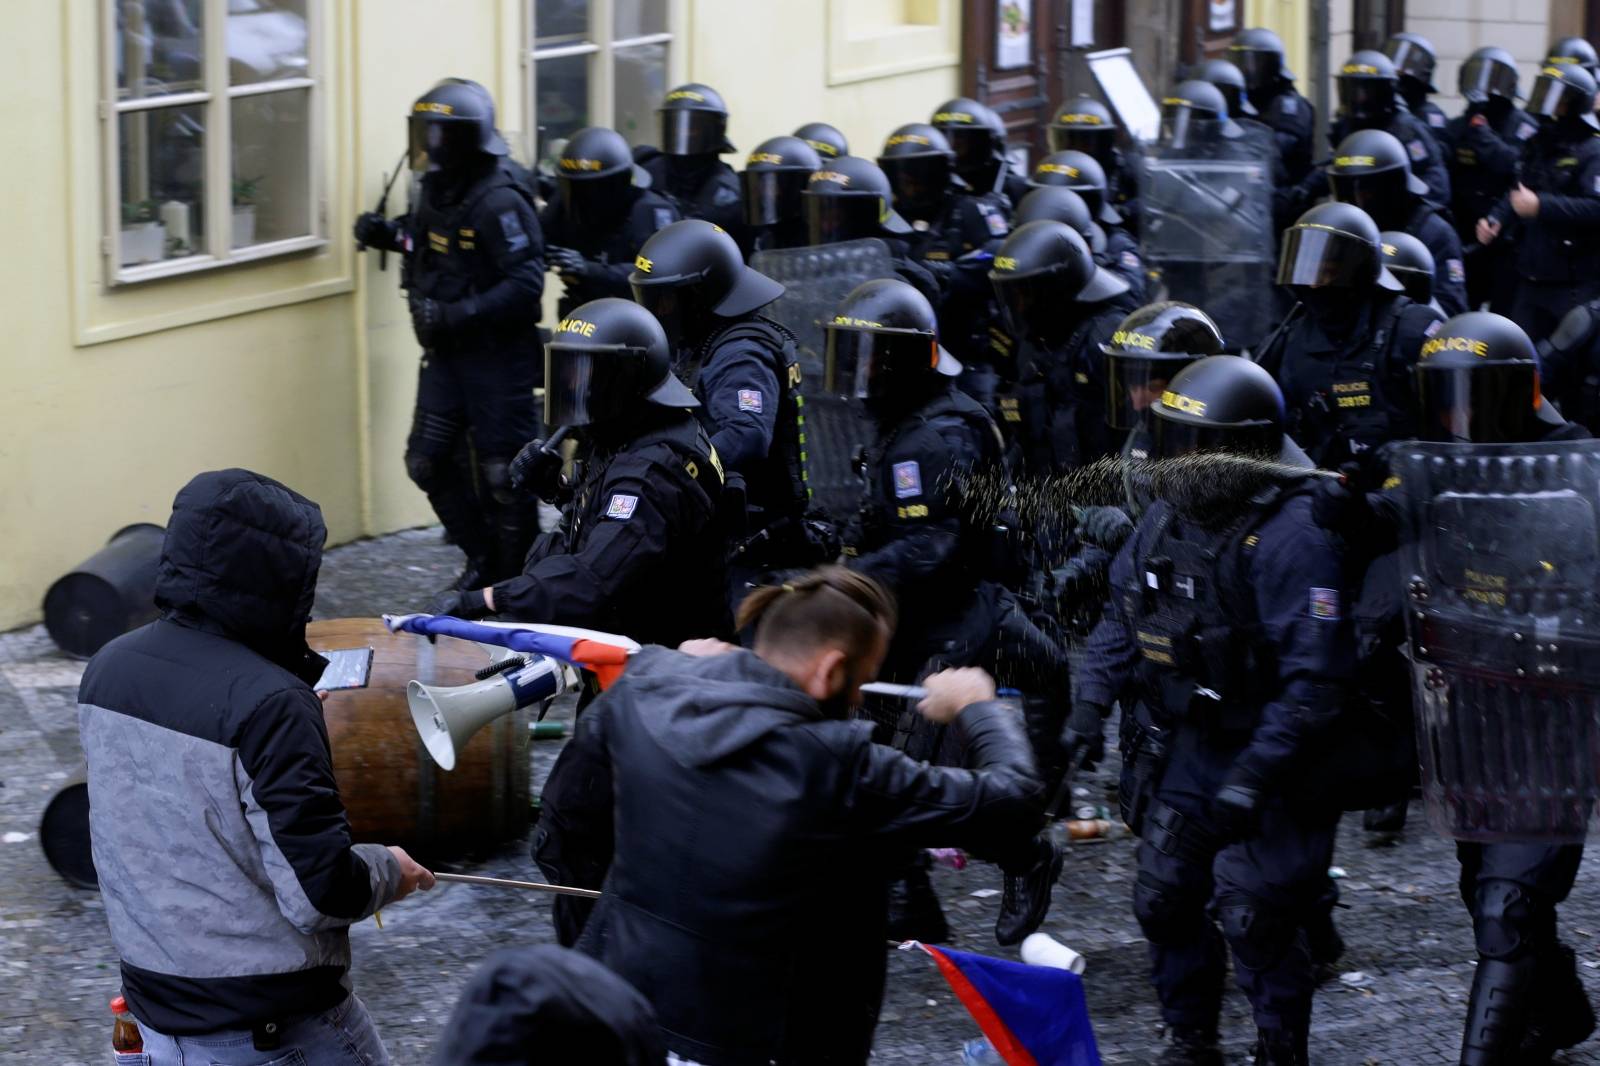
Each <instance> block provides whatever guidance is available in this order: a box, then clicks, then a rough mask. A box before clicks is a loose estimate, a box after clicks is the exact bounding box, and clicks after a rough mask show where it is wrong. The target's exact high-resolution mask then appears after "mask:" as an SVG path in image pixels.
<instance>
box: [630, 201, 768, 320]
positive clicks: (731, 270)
mask: <svg viewBox="0 0 1600 1066" xmlns="http://www.w3.org/2000/svg"><path fill="white" fill-rule="evenodd" d="M628 284H629V285H630V286H631V287H632V288H633V298H634V300H636V301H637V302H638V303H639V305H640V306H642V307H644V308H645V309H646V310H648V311H649V312H650V313H651V314H653V315H655V316H656V318H657V319H659V320H660V321H661V325H662V327H663V328H664V329H665V330H666V331H667V338H668V339H669V340H670V341H672V343H673V345H674V346H675V347H679V348H681V347H683V346H684V345H686V344H698V343H699V342H700V341H702V340H704V339H705V338H706V337H708V336H710V335H711V334H712V333H714V332H716V330H717V328H718V327H719V326H720V325H721V323H719V322H717V321H716V319H717V318H725V319H726V318H738V317H739V316H741V315H747V314H749V313H750V312H752V311H754V310H756V309H757V308H760V307H765V306H766V305H767V304H769V303H771V302H772V301H774V300H776V299H777V298H778V297H780V296H782V295H783V286H782V285H779V284H778V283H777V282H776V281H773V280H772V279H771V278H769V277H767V276H766V275H765V274H762V273H759V272H757V271H755V270H752V269H750V268H749V267H747V266H745V265H744V256H742V255H741V254H740V253H739V246H738V244H736V243H735V242H734V239H733V238H732V237H730V236H728V234H727V231H725V230H724V229H723V228H722V227H721V226H718V225H715V224H713V223H711V222H707V221H705V220H704V219H700V218H685V219H682V220H680V221H677V222H673V223H670V224H669V225H666V226H663V227H662V228H661V229H659V230H657V231H656V232H655V233H654V234H653V235H652V236H651V237H650V239H649V240H647V241H645V242H644V245H643V246H642V247H641V248H640V249H639V254H638V255H637V256H635V257H634V260H633V273H631V274H629V275H628Z"/></svg>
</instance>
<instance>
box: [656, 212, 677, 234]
mask: <svg viewBox="0 0 1600 1066" xmlns="http://www.w3.org/2000/svg"><path fill="white" fill-rule="evenodd" d="M655 212H656V229H661V228H662V227H663V226H670V225H672V221H673V220H672V208H670V207H658V208H656V209H655Z"/></svg>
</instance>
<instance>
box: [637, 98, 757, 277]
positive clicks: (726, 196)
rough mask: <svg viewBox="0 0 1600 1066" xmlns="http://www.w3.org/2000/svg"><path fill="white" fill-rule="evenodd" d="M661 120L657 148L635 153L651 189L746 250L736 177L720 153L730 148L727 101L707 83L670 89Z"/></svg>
mask: <svg viewBox="0 0 1600 1066" xmlns="http://www.w3.org/2000/svg"><path fill="white" fill-rule="evenodd" d="M656 114H657V116H658V117H659V119H660V122H661V145H660V150H659V152H652V151H650V150H648V149H645V150H641V151H640V152H639V153H638V158H639V161H640V162H641V163H642V164H643V166H644V168H645V169H646V170H647V171H649V172H650V177H651V178H652V179H653V181H654V186H653V187H654V188H655V189H656V190H657V191H659V192H661V193H662V194H664V195H665V196H666V197H667V198H668V199H669V200H671V201H672V202H673V204H674V205H675V206H676V207H677V209H678V212H679V214H681V215H682V216H683V217H684V218H703V219H705V220H706V221H707V222H713V223H715V224H716V225H718V226H721V227H722V228H723V229H725V230H727V231H728V232H729V233H731V234H732V235H733V238H734V240H736V241H738V242H739V247H740V248H742V249H744V250H745V251H748V250H749V247H750V240H751V234H750V231H749V230H748V229H747V228H746V227H745V223H744V205H743V203H742V202H741V199H742V198H741V195H740V192H741V190H740V187H739V176H738V175H737V174H736V173H734V170H733V168H732V167H730V166H729V165H728V164H726V163H724V162H723V161H722V160H721V159H719V158H717V157H718V156H720V155H722V154H724V153H727V152H732V151H734V147H733V145H732V144H731V143H729V141H728V105H727V104H725V103H723V101H722V94H721V93H719V92H717V90H715V89H713V88H712V87H711V86H709V85H701V84H699V83H698V82H690V83H689V84H687V85H680V86H678V87H677V88H675V89H670V90H668V92H667V95H666V96H665V97H664V98H663V99H662V101H661V106H660V107H659V108H657V109H656Z"/></svg>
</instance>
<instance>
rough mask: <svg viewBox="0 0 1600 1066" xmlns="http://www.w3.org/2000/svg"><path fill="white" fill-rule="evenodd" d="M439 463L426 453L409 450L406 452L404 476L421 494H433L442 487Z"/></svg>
mask: <svg viewBox="0 0 1600 1066" xmlns="http://www.w3.org/2000/svg"><path fill="white" fill-rule="evenodd" d="M439 465H440V464H439V461H438V459H436V458H435V457H434V456H432V455H429V454H428V453H427V452H420V451H417V450H416V449H411V450H409V451H407V452H406V474H407V476H409V477H410V478H411V481H412V484H414V485H416V486H417V488H419V489H421V490H422V491H423V492H433V491H434V490H436V489H439V488H441V487H443V481H444V479H443V477H441V471H440V469H439Z"/></svg>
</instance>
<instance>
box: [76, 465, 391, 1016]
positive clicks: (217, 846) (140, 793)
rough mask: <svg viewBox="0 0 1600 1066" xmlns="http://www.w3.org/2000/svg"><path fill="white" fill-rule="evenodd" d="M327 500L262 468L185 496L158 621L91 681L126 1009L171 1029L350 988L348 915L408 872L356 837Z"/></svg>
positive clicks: (106, 887) (88, 705)
mask: <svg viewBox="0 0 1600 1066" xmlns="http://www.w3.org/2000/svg"><path fill="white" fill-rule="evenodd" d="M326 536H327V529H326V527H325V526H324V525H323V521H322V513H321V511H320V510H319V509H318V508H317V505H316V504H314V503H312V502H311V501H310V500H307V499H305V498H304V497H302V496H299V495H297V494H295V493H294V492H292V491H290V490H289V489H287V488H285V487H284V486H282V485H280V484H278V483H277V482H275V481H273V480H271V479H270V478H266V477H262V476H261V475H259V474H253V473H250V472H249V471H246V470H223V471H214V472H211V473H205V474H201V475H199V476H198V477H196V478H195V479H194V480H193V481H191V482H190V483H189V484H188V485H187V486H185V487H184V489H183V491H181V492H180V493H179V494H178V498H177V500H176V501H175V502H174V503H173V509H172V519H171V522H170V524H169V525H168V526H167V537H166V544H165V546H164V547H163V549H162V557H161V569H160V573H159V576H158V578H157V583H156V603H157V606H159V607H160V608H161V609H162V612H163V613H162V617H161V618H160V620H158V621H155V622H152V623H150V624H149V625H147V626H144V627H143V628H141V629H136V630H134V631H133V632H132V633H128V634H126V635H125V636H122V637H119V638H118V639H117V640H115V641H112V642H111V643H110V644H108V645H106V647H105V648H104V649H102V650H101V651H100V653H99V654H98V655H96V656H95V657H94V659H93V660H91V661H90V663H89V666H88V668H87V669H86V670H85V671H84V675H83V685H82V687H81V688H80V689H79V692H78V701H79V709H78V722H79V728H80V730H81V732H82V738H83V750H84V754H85V756H86V757H87V759H88V765H89V801H90V811H91V813H90V828H91V831H92V835H93V842H94V862H95V869H96V870H97V871H98V873H99V875H100V889H101V895H102V897H103V898H104V900H105V905H106V917H107V919H108V920H109V922H110V925H111V938H112V940H113V941H114V942H115V944H116V947H117V952H118V954H119V955H120V956H121V958H122V984H123V991H124V993H125V995H126V996H127V1000H128V1005H129V1007H130V1008H131V1009H132V1011H133V1014H134V1016H135V1017H137V1018H138V1019H139V1020H140V1021H141V1022H143V1023H144V1024H146V1025H148V1026H151V1027H152V1028H154V1029H156V1030H158V1031H160V1032H163V1033H168V1034H177V1035H182V1034H200V1033H208V1032H215V1031H218V1030H223V1029H248V1028H254V1027H256V1026H259V1025H261V1024H263V1023H265V1022H268V1021H278V1020H283V1019H288V1018H293V1017H296V1016H301V1015H306V1014H312V1013H317V1012H320V1011H323V1010H327V1009H329V1008H331V1007H334V1006H336V1005H338V1004H339V1003H340V1002H342V1001H343V1000H344V998H345V997H346V996H347V995H348V994H349V982H348V980H347V977H346V971H347V970H348V968H349V964H350V945H349V939H348V935H347V933H346V927H347V926H348V925H349V924H350V923H351V922H354V921H358V920H360V919H361V918H364V917H366V916H368V915H370V914H371V913H372V912H373V911H374V910H376V909H377V908H378V907H380V906H382V905H383V904H384V903H385V902H387V901H388V900H389V899H390V898H392V897H393V895H394V893H395V890H396V889H397V887H398V885H399V881H400V870H399V865H398V864H397V863H396V861H395V859H394V857H393V856H392V855H391V854H390V853H389V852H388V850H387V849H385V848H383V847H381V846H379V845H376V844H359V845H355V846H352V845H351V843H350V828H349V825H348V823H347V822H346V820H345V811H344V805H343V804H342V803H341V802H340V800H339V790H338V786H337V785H336V784H335V782H334V777H333V761H332V755H331V754H330V751H329V748H328V734H327V728H326V726H325V724H324V722H323V718H322V707H321V704H320V703H319V702H318V700H317V697H316V694H315V693H314V692H313V691H312V689H311V683H312V682H314V681H316V679H317V677H318V676H319V674H320V673H321V670H322V667H323V665H324V662H323V660H322V658H321V657H320V656H318V655H316V654H315V653H313V652H312V651H311V650H310V649H309V648H308V647H307V646H306V641H305V627H306V621H307V619H308V618H309V617H310V613H311V600H312V595H313V593H314V592H315V588H316V580H317V570H318V568H319V567H320V565H321V560H322V543H323V540H324V539H325V538H326Z"/></svg>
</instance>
